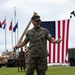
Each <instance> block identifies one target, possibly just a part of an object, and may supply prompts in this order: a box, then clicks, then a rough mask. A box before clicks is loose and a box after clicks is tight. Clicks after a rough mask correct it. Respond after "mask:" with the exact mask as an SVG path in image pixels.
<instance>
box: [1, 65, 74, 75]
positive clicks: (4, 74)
mask: <svg viewBox="0 0 75 75" xmlns="http://www.w3.org/2000/svg"><path fill="white" fill-rule="evenodd" d="M0 75H25V72H24V71H22V72H18V69H17V68H5V67H3V68H0ZM35 75H37V74H36V72H35ZM46 75H75V67H70V66H69V67H66V66H50V67H48V70H47V72H46Z"/></svg>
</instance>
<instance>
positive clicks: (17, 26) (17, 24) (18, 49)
mask: <svg viewBox="0 0 75 75" xmlns="http://www.w3.org/2000/svg"><path fill="white" fill-rule="evenodd" d="M18 39H19V32H18V20H17V42H18ZM18 52H19V49H18Z"/></svg>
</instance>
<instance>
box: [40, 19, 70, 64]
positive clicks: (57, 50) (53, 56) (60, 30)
mask: <svg viewBox="0 0 75 75" xmlns="http://www.w3.org/2000/svg"><path fill="white" fill-rule="evenodd" d="M41 24H42V25H43V27H44V26H46V27H45V28H47V29H48V30H49V31H50V33H51V35H52V37H54V38H55V39H58V38H60V36H61V39H62V42H61V43H60V44H53V43H50V42H48V45H47V48H48V52H49V57H48V62H49V63H65V62H66V57H67V54H68V36H69V25H70V20H69V19H68V20H59V21H48V22H46V21H45V22H42V23H41Z"/></svg>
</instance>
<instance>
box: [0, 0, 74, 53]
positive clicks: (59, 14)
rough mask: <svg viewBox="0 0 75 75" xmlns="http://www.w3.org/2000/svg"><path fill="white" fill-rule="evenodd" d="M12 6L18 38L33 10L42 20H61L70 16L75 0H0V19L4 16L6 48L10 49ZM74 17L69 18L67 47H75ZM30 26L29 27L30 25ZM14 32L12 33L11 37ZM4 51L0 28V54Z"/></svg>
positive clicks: (3, 33) (2, 31) (3, 34)
mask: <svg viewBox="0 0 75 75" xmlns="http://www.w3.org/2000/svg"><path fill="white" fill-rule="evenodd" d="M14 7H16V21H17V20H18V25H19V28H18V30H19V32H18V33H19V38H20V36H21V35H22V33H23V31H24V29H25V27H26V26H27V24H28V22H29V21H30V18H31V16H32V15H33V12H37V13H38V14H39V15H40V16H41V20H43V21H53V20H63V19H69V18H70V12H72V11H73V10H75V0H0V21H1V22H2V21H3V20H4V19H5V17H6V24H7V26H6V30H7V31H6V37H7V49H8V50H11V43H12V41H11V31H9V30H8V28H9V25H10V21H11V18H12V19H13V26H14ZM74 24H75V17H73V18H72V19H71V23H70V30H69V31H70V32H69V48H72V47H75V34H74V30H75V25H74ZM30 28H31V27H30ZM14 36H15V34H13V37H14ZM14 38H15V37H14ZM3 51H5V30H3V29H1V28H0V54H1V53H2V52H3Z"/></svg>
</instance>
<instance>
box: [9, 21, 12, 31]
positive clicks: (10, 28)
mask: <svg viewBox="0 0 75 75" xmlns="http://www.w3.org/2000/svg"><path fill="white" fill-rule="evenodd" d="M11 30H12V21H11V22H10V26H9V31H11Z"/></svg>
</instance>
